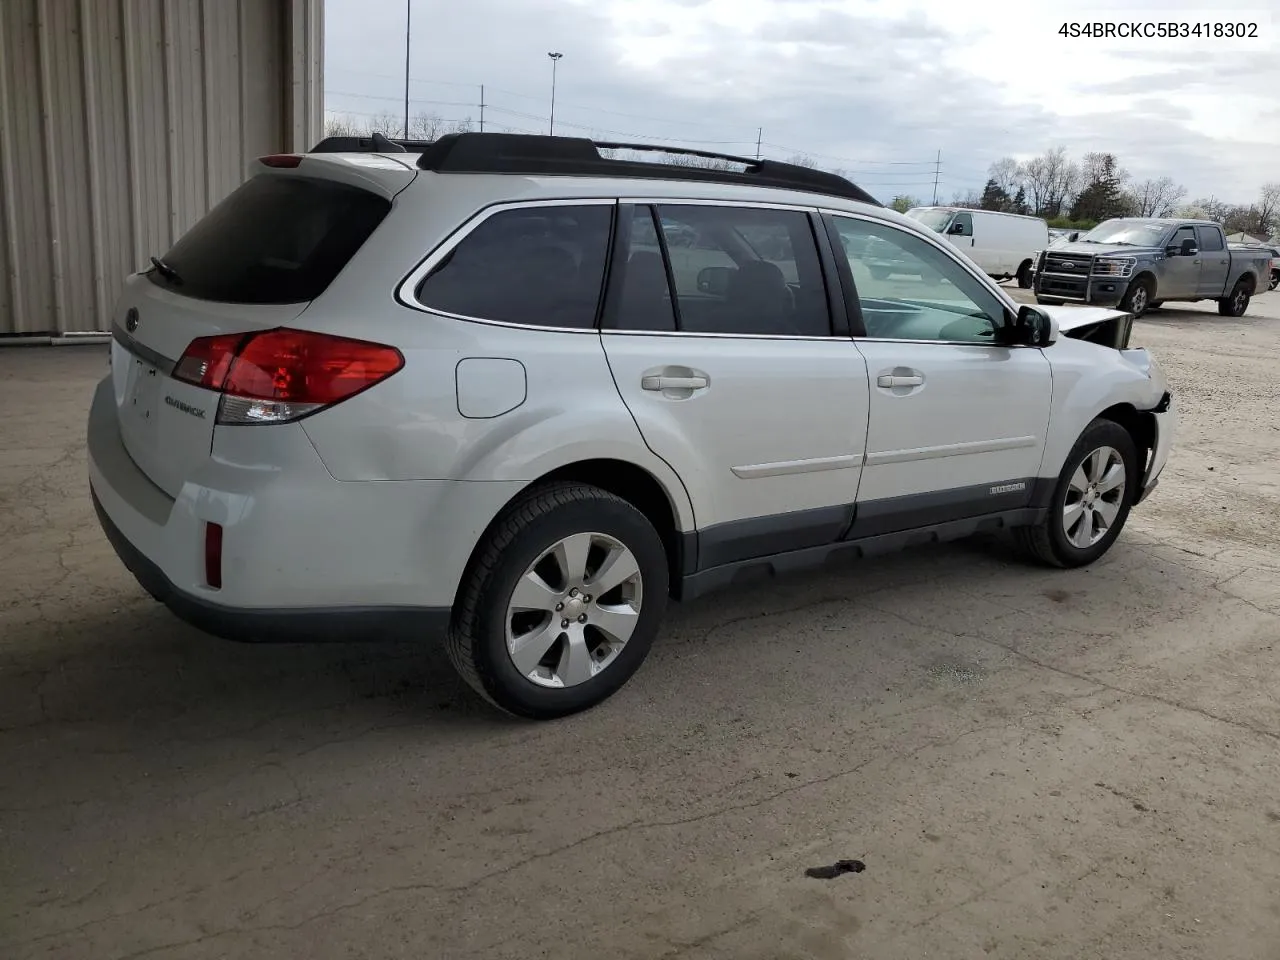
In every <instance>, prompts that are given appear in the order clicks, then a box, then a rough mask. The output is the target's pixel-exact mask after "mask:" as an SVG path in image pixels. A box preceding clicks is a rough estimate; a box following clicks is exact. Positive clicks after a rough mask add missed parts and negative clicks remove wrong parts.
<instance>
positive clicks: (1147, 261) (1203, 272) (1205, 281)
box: [1035, 217, 1271, 317]
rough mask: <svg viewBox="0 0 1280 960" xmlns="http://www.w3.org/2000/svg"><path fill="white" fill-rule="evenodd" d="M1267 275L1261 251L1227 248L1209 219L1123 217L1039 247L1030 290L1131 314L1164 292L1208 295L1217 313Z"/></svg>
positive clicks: (1182, 296)
mask: <svg viewBox="0 0 1280 960" xmlns="http://www.w3.org/2000/svg"><path fill="white" fill-rule="evenodd" d="M1270 282H1271V258H1270V256H1269V253H1268V251H1265V250H1262V251H1252V250H1240V249H1235V250H1231V249H1228V247H1227V240H1226V237H1225V236H1224V235H1223V233H1222V227H1221V226H1219V225H1218V224H1216V223H1214V222H1213V221H1211V220H1178V219H1170V218H1130V217H1123V218H1118V219H1115V220H1106V221H1104V222H1103V223H1100V224H1098V225H1097V226H1096V227H1094V228H1093V229H1092V230H1090V231H1089V232H1088V233H1086V234H1084V235H1083V236H1081V237H1080V238H1079V239H1077V240H1076V241H1075V242H1074V243H1065V244H1061V245H1059V246H1056V247H1053V248H1051V249H1048V250H1044V251H1042V252H1041V254H1040V257H1039V259H1038V260H1037V262H1036V270H1035V295H1036V301H1037V302H1038V303H1042V304H1046V305H1054V304H1061V303H1068V302H1070V303H1090V304H1096V305H1098V306H1116V305H1119V307H1120V309H1121V310H1124V311H1126V312H1128V313H1130V314H1132V315H1133V316H1134V317H1140V316H1142V315H1143V314H1144V313H1146V311H1147V310H1148V309H1150V308H1152V307H1158V306H1160V305H1161V304H1162V303H1165V302H1168V301H1171V300H1177V301H1185V302H1189V303H1195V302H1196V301H1198V300H1216V301H1218V312H1219V313H1220V314H1222V315H1223V316H1226V317H1242V316H1244V312H1245V311H1246V310H1248V309H1249V299H1250V298H1251V297H1252V296H1253V295H1254V294H1255V293H1259V292H1262V291H1265V290H1266V289H1267V288H1268V287H1269V286H1270Z"/></svg>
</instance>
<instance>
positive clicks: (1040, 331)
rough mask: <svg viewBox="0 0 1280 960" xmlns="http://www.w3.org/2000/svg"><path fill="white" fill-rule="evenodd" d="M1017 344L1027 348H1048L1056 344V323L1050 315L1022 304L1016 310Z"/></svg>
mask: <svg viewBox="0 0 1280 960" xmlns="http://www.w3.org/2000/svg"><path fill="white" fill-rule="evenodd" d="M1016 329H1017V332H1018V342H1019V343H1021V344H1023V345H1024V346H1028V347H1048V346H1051V345H1052V344H1055V343H1057V342H1058V334H1059V331H1058V321H1057V320H1055V319H1054V318H1053V317H1052V316H1051V315H1050V314H1048V313H1046V312H1045V311H1044V310H1041V309H1040V308H1039V307H1033V306H1031V305H1030V304H1024V305H1023V306H1022V308H1021V309H1019V310H1018V322H1017V327H1016Z"/></svg>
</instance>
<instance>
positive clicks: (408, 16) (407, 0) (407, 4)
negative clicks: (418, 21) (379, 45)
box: [404, 0, 413, 140]
mask: <svg viewBox="0 0 1280 960" xmlns="http://www.w3.org/2000/svg"><path fill="white" fill-rule="evenodd" d="M412 23H413V0H404V138H405V139H406V140H408V139H409V28H410V26H411V24H412Z"/></svg>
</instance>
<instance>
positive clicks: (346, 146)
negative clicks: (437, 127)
mask: <svg viewBox="0 0 1280 960" xmlns="http://www.w3.org/2000/svg"><path fill="white" fill-rule="evenodd" d="M432 143H433V141H431V140H402V139H401V138H399V137H386V136H383V135H382V134H380V133H374V134H372V135H371V136H368V137H350V136H339V137H325V138H324V139H323V140H321V141H320V142H319V143H317V144H316V145H315V146H314V147H312V148H311V149H310V150H308V151H307V152H308V153H421V152H422V151H423V150H426V149H427V148H428V147H429V146H431V144H432Z"/></svg>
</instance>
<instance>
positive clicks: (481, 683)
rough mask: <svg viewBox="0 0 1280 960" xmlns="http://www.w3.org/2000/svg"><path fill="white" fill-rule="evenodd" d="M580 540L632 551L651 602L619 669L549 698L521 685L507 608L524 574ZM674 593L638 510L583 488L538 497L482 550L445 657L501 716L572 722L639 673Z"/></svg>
mask: <svg viewBox="0 0 1280 960" xmlns="http://www.w3.org/2000/svg"><path fill="white" fill-rule="evenodd" d="M575 533H601V534H605V535H606V536H608V537H612V538H614V539H616V540H617V541H619V542H620V543H622V544H623V545H624V546H625V547H626V548H627V549H628V550H630V551H631V553H632V555H633V556H634V557H635V559H636V564H637V566H638V568H639V570H640V576H641V578H642V583H643V598H642V601H641V604H640V612H639V615H638V620H637V623H636V627H635V630H634V631H633V633H632V634H631V637H630V638H629V639H628V640H627V642H626V644H625V645H624V646H623V647H622V649H621V651H620V652H618V654H617V656H616V659H615V660H614V661H613V662H612V663H611V664H609V665H608V666H607V667H606V668H605V669H603V670H601V672H600V673H599V674H597V675H596V676H594V677H592V678H591V679H589V680H586V681H584V682H582V683H579V684H577V685H576V686H569V687H561V688H550V687H545V686H540V685H538V684H536V683H534V682H533V681H532V680H530V679H528V678H527V677H525V676H522V675H521V673H520V671H519V670H518V669H517V668H516V666H515V664H514V663H513V662H512V659H511V655H510V654H509V653H508V650H507V623H506V615H507V605H508V603H509V601H510V598H511V594H512V592H513V590H514V589H515V587H516V584H517V582H518V581H519V579H520V578H521V577H522V576H523V575H524V572H525V570H526V569H527V568H528V567H529V566H530V565H531V564H532V563H534V561H535V560H537V558H538V557H539V556H540V555H541V554H542V553H544V552H545V551H547V550H548V549H549V548H550V547H552V546H553V545H554V544H556V543H557V541H559V540H561V539H563V538H565V537H569V536H572V535H573V534H575ZM669 589H670V581H669V572H668V567H667V554H666V551H665V550H664V549H663V545H662V539H661V537H659V535H658V532H657V531H656V530H655V529H654V528H653V525H652V524H651V523H650V522H649V521H648V519H647V518H646V517H645V516H644V514H642V513H641V512H640V511H639V510H637V509H636V508H635V507H633V506H632V505H631V504H630V503H628V502H627V501H626V500H623V499H622V498H621V497H617V496H614V495H613V494H611V493H609V492H607V491H605V490H601V489H599V488H597V487H592V486H588V485H586V484H581V483H563V482H562V483H553V484H548V485H545V486H541V487H536V488H533V489H531V490H529V491H528V492H526V493H525V494H524V495H523V496H521V497H519V498H518V499H517V500H516V501H515V502H513V503H512V504H511V505H510V506H508V507H507V509H506V510H505V511H504V512H503V513H502V515H501V516H500V517H499V518H498V520H497V521H495V523H494V524H493V526H492V527H491V528H490V530H489V532H488V533H487V535H486V537H485V539H484V541H483V542H482V543H481V545H480V548H479V550H478V551H477V554H476V557H475V558H474V560H473V562H472V563H471V565H470V567H469V568H468V572H467V575H466V578H465V581H464V583H463V584H462V589H461V590H460V592H459V602H458V606H457V608H456V610H455V616H454V623H453V626H452V628H451V629H450V631H449V636H448V639H447V642H446V644H445V647H446V652H447V653H448V656H449V660H450V661H451V662H452V663H453V666H454V668H455V669H457V671H458V673H459V674H460V675H461V676H462V678H463V679H464V680H465V681H466V682H467V683H468V684H469V685H470V686H471V687H472V689H474V690H475V691H476V692H477V693H479V694H480V695H481V696H483V697H484V698H485V699H486V700H488V701H489V702H490V703H492V704H493V705H494V706H496V707H498V708H500V709H502V710H505V711H507V712H508V713H512V714H515V715H517V716H521V717H528V718H530V719H534V720H549V719H553V718H555V717H563V716H567V715H569V714H572V713H577V712H578V711H581V710H586V709H588V708H589V707H593V706H595V705H596V704H598V703H600V702H601V701H603V700H605V699H607V698H608V697H610V696H612V695H613V694H614V693H616V692H617V691H618V689H619V688H620V687H622V685H623V684H625V683H626V682H627V681H628V680H629V679H631V677H632V675H633V674H635V672H636V671H637V670H638V669H639V668H640V665H641V664H642V663H643V662H644V660H645V657H646V656H647V655H648V653H649V648H650V647H651V646H652V645H653V639H654V637H655V636H656V635H657V632H658V627H659V625H660V624H661V622H662V617H663V614H664V612H665V611H666V605H667V596H668V593H669Z"/></svg>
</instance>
